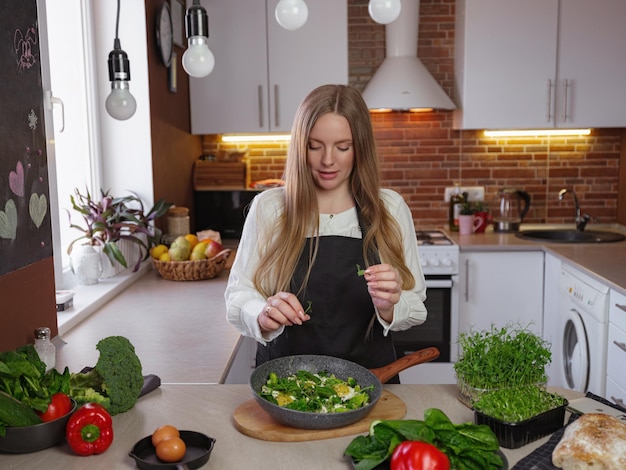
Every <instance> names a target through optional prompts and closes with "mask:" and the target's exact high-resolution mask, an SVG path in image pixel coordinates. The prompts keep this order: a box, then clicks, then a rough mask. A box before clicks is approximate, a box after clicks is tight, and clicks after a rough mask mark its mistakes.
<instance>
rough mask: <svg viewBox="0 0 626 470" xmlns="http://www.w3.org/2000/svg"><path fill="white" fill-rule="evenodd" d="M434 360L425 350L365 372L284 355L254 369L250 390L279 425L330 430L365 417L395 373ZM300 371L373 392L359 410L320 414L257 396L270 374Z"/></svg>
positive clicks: (434, 352) (333, 360)
mask: <svg viewBox="0 0 626 470" xmlns="http://www.w3.org/2000/svg"><path fill="white" fill-rule="evenodd" d="M437 357H439V350H438V349H437V348H426V349H421V350H419V351H415V352H413V353H411V354H409V355H407V356H404V357H401V358H400V359H397V360H395V361H394V362H392V363H391V364H389V365H387V366H384V367H380V368H377V369H366V368H365V367H363V366H361V365H359V364H356V363H354V362H351V361H347V360H345V359H339V358H337V357H331V356H320V355H298V356H285V357H280V358H278V359H272V360H271V361H267V362H266V363H264V364H262V365H261V366H259V367H257V368H256V369H255V370H254V371H253V372H252V375H251V376H250V387H251V388H252V394H253V395H254V398H255V399H256V401H257V402H258V403H259V405H260V406H261V407H262V408H263V409H264V410H265V411H266V412H267V413H268V414H269V415H270V416H271V417H272V418H274V419H275V420H276V421H278V422H279V423H282V424H286V425H287V426H291V427H294V428H300V429H332V428H338V427H342V426H348V425H349V424H352V423H356V422H357V421H359V420H360V419H362V418H364V417H365V416H366V415H367V414H368V413H369V412H370V411H371V410H372V408H373V407H374V405H376V403H377V402H378V400H379V398H380V396H381V395H382V393H383V385H382V384H383V383H385V382H387V381H388V380H389V379H391V378H392V377H394V376H395V375H396V374H397V373H398V372H400V371H402V370H404V369H407V368H409V367H411V366H414V365H416V364H421V363H423V362H428V361H432V360H433V359H436V358H437ZM299 370H306V371H309V372H312V373H317V372H319V371H328V372H330V373H333V374H335V375H336V376H337V377H338V378H340V379H343V380H346V379H347V378H348V377H353V378H354V379H355V380H356V382H357V383H358V384H359V385H360V386H361V388H365V387H369V386H370V385H373V386H374V389H373V390H372V391H371V392H370V402H369V403H368V404H367V405H366V406H364V407H363V408H359V409H358V410H353V411H346V412H343V413H327V414H323V413H312V412H306V411H296V410H290V409H287V408H283V407H280V406H278V405H275V404H273V403H270V402H269V401H267V400H266V399H264V398H262V397H261V396H260V395H259V392H260V391H261V387H262V386H263V385H264V384H265V383H266V382H267V378H268V376H269V374H270V372H275V373H276V375H278V376H279V377H288V376H290V375H293V374H295V373H296V372H298V371H299Z"/></svg>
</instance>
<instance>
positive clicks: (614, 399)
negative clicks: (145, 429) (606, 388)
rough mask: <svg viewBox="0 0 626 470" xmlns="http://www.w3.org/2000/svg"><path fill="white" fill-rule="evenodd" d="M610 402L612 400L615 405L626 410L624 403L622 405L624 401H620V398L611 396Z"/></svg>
mask: <svg viewBox="0 0 626 470" xmlns="http://www.w3.org/2000/svg"><path fill="white" fill-rule="evenodd" d="M611 400H613V401H614V402H615V404H616V405H619V406H621V407H622V408H626V403H624V400H622V399H621V398H617V397H614V396H613V395H611Z"/></svg>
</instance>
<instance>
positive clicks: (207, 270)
mask: <svg viewBox="0 0 626 470" xmlns="http://www.w3.org/2000/svg"><path fill="white" fill-rule="evenodd" d="M231 251H232V250H230V249H229V248H226V249H224V250H222V251H220V252H219V253H218V254H217V255H215V256H214V257H213V258H211V259H198V260H192V261H159V260H156V259H153V260H152V264H153V265H154V268H155V269H156V270H157V271H158V272H159V274H160V275H161V277H162V278H163V279H167V280H168V281H200V280H203V279H212V278H214V277H215V276H217V275H218V274H219V273H221V272H222V271H223V270H224V267H225V266H226V260H228V256H229V255H230V252H231Z"/></svg>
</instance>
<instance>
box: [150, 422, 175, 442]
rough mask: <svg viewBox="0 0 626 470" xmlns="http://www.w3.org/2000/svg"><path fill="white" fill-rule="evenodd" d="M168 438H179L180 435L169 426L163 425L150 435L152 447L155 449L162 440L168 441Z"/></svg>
mask: <svg viewBox="0 0 626 470" xmlns="http://www.w3.org/2000/svg"><path fill="white" fill-rule="evenodd" d="M170 437H180V433H179V432H178V429H176V427H174V426H172V425H171V424H164V425H163V426H161V427H159V428H157V430H156V431H154V432H153V433H152V445H153V446H154V447H156V446H157V445H158V444H159V442H161V441H162V440H163V439H169V438H170Z"/></svg>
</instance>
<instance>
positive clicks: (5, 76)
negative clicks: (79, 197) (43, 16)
mask: <svg viewBox="0 0 626 470" xmlns="http://www.w3.org/2000/svg"><path fill="white" fill-rule="evenodd" d="M46 60H47V59H46ZM0 106H1V112H0V275H3V274H6V273H9V272H12V271H15V270H17V269H19V268H22V267H24V266H27V265H29V264H32V263H35V262H37V261H39V260H42V259H44V258H47V257H50V256H52V229H51V223H50V198H49V180H48V161H47V160H48V158H47V152H46V133H45V125H44V103H43V88H42V80H41V55H40V38H39V27H38V22H37V2H36V0H2V2H0Z"/></svg>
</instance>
